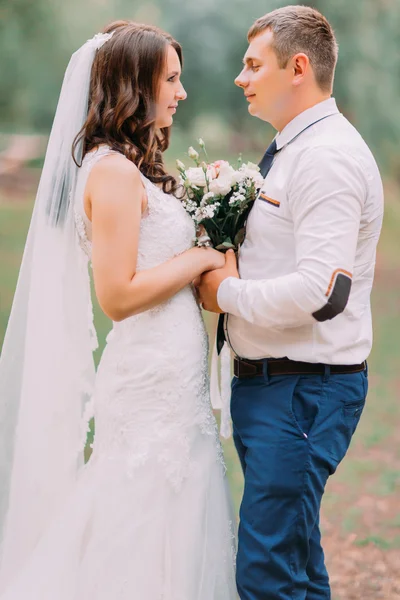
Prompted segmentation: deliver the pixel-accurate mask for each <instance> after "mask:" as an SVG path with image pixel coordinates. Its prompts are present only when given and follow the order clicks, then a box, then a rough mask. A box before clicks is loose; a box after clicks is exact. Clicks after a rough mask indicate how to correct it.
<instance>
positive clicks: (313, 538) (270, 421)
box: [231, 367, 368, 600]
mask: <svg viewBox="0 0 400 600" xmlns="http://www.w3.org/2000/svg"><path fill="white" fill-rule="evenodd" d="M367 390H368V376H367V371H366V370H365V371H364V372H361V373H354V374H344V375H338V374H330V371H329V367H326V370H325V375H323V376H322V375H301V376H297V375H282V376H273V377H269V376H268V375H265V377H260V376H259V377H254V378H253V379H237V378H234V380H233V382H232V400H231V413H232V421H233V428H234V429H233V431H234V442H235V446H236V449H237V452H238V454H239V458H240V462H241V465H242V469H243V473H244V479H245V485H244V494H243V500H242V504H241V508H240V525H239V546H238V556H237V586H238V592H239V596H240V598H241V600H328V599H330V598H331V593H330V587H329V578H328V573H327V571H326V568H325V562H324V553H323V550H322V547H321V534H320V530H319V511H320V505H321V499H322V495H323V493H324V488H325V484H326V482H327V479H328V477H329V476H330V475H332V474H333V473H334V472H335V470H336V467H337V466H338V464H339V463H340V461H341V460H342V459H343V457H344V455H345V454H346V452H347V449H348V447H349V444H350V441H351V438H352V435H353V433H354V431H355V429H356V427H357V424H358V421H359V418H360V415H361V412H362V410H363V408H364V404H365V398H366V395H367Z"/></svg>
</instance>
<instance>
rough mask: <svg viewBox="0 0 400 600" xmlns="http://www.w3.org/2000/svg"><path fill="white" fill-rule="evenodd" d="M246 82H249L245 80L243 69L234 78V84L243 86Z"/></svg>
mask: <svg viewBox="0 0 400 600" xmlns="http://www.w3.org/2000/svg"><path fill="white" fill-rule="evenodd" d="M248 83H249V82H248V81H247V79H246V77H245V76H244V73H243V71H241V72H240V73H239V75H238V76H237V77H236V79H235V85H237V86H239V87H241V88H245V87H246V86H247V85H248Z"/></svg>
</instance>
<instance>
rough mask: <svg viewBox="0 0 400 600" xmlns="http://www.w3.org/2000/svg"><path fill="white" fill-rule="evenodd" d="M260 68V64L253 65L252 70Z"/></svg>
mask: <svg viewBox="0 0 400 600" xmlns="http://www.w3.org/2000/svg"><path fill="white" fill-rule="evenodd" d="M259 68H260V65H253V66H252V67H251V70H252V71H258V69H259Z"/></svg>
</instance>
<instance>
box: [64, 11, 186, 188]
mask: <svg viewBox="0 0 400 600" xmlns="http://www.w3.org/2000/svg"><path fill="white" fill-rule="evenodd" d="M103 32H104V33H111V32H113V36H112V38H111V39H110V40H108V41H107V43H105V44H104V45H103V46H102V47H101V48H100V49H99V50H98V51H97V53H96V56H95V59H94V61H93V66H92V72H91V79H90V90H89V110H88V116H87V119H86V122H85V124H84V125H83V127H82V129H81V131H80V132H79V133H78V135H77V136H76V138H75V141H74V145H73V150H72V152H73V157H74V160H75V162H76V159H75V151H76V148H77V145H78V144H79V142H80V141H81V140H83V156H85V154H86V153H87V152H89V151H90V150H92V149H93V148H95V147H96V146H98V145H99V144H107V145H108V146H110V147H111V148H112V149H113V150H117V151H118V152H121V153H122V154H124V155H125V156H126V158H128V159H129V160H131V161H132V162H134V163H135V164H136V166H137V167H138V169H140V171H141V172H142V173H143V174H144V175H145V176H146V177H147V178H148V179H150V181H152V182H153V183H156V184H162V188H163V190H164V192H167V193H174V192H176V191H177V188H178V184H177V182H176V179H175V178H174V177H172V175H168V174H167V173H166V171H165V167H164V163H163V158H162V153H163V152H164V151H165V150H166V149H167V148H168V146H169V138H170V128H169V127H164V128H162V129H157V128H156V126H155V116H156V103H157V98H158V92H159V84H160V80H161V77H162V75H163V72H164V69H165V65H166V57H167V50H168V46H169V45H170V46H172V47H173V48H174V49H175V50H176V52H177V54H178V57H179V60H180V63H181V65H182V48H181V46H180V45H179V44H178V42H177V41H176V40H174V39H173V38H172V37H171V36H170V35H169V34H168V33H165V32H164V31H162V30H161V29H159V28H158V27H154V26H151V25H142V24H138V23H134V22H132V21H115V22H113V23H111V24H110V25H108V26H107V27H105V28H104V30H103ZM78 166H79V165H78Z"/></svg>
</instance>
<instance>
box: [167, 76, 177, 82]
mask: <svg viewBox="0 0 400 600" xmlns="http://www.w3.org/2000/svg"><path fill="white" fill-rule="evenodd" d="M176 77H177V76H176V75H172V77H169V79H168V81H171V82H174V81H176Z"/></svg>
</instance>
